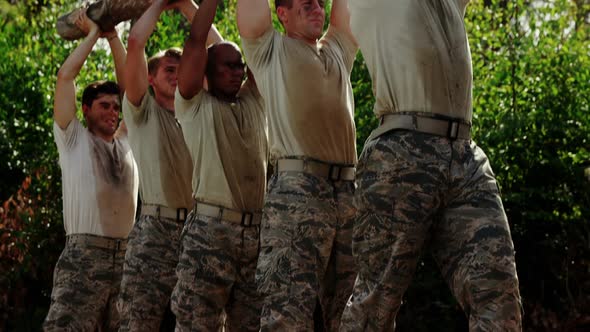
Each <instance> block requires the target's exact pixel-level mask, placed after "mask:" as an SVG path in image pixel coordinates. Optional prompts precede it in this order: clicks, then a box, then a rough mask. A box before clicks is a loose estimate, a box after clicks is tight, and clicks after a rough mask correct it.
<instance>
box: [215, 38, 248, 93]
mask: <svg viewBox="0 0 590 332" xmlns="http://www.w3.org/2000/svg"><path fill="white" fill-rule="evenodd" d="M214 56H215V68H214V73H212V74H213V75H212V77H211V79H210V80H209V82H210V83H211V88H212V90H213V91H212V92H213V93H214V94H221V95H224V96H226V97H230V98H235V96H236V94H237V93H238V92H239V91H240V87H241V86H242V81H243V80H244V73H245V66H244V62H243V60H242V54H240V51H239V50H237V49H236V48H235V47H234V46H233V45H219V46H218V48H217V50H216V51H215V53H214Z"/></svg>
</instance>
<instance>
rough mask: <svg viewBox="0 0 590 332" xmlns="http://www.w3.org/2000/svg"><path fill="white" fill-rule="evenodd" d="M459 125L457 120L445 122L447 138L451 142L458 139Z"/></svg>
mask: <svg viewBox="0 0 590 332" xmlns="http://www.w3.org/2000/svg"><path fill="white" fill-rule="evenodd" d="M460 124H461V123H460V122H459V121H457V120H449V121H448V122H447V138H449V139H451V140H455V139H457V137H459V125H460Z"/></svg>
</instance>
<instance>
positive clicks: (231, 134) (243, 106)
mask: <svg viewBox="0 0 590 332" xmlns="http://www.w3.org/2000/svg"><path fill="white" fill-rule="evenodd" d="M174 108H175V109H176V117H177V118H178V121H179V122H180V124H181V126H182V132H183V134H184V138H185V140H186V143H187V145H188V148H189V151H190V155H191V157H192V160H193V195H194V197H195V199H197V200H199V201H203V202H206V203H210V204H216V205H221V206H224V207H227V208H232V209H237V210H241V211H248V212H257V211H260V210H261V209H262V205H263V202H264V193H265V190H266V164H267V158H268V146H267V125H266V115H265V112H264V106H263V102H262V98H261V96H260V94H259V93H258V90H257V89H256V86H255V85H254V84H253V83H252V82H250V81H249V80H248V81H246V82H245V83H244V84H243V85H242V87H241V89H240V91H239V93H238V98H237V101H236V102H235V103H229V102H225V101H222V100H219V99H217V98H215V97H214V96H212V95H211V94H210V93H208V92H207V91H205V90H204V89H203V90H201V91H200V92H199V93H198V94H197V95H195V96H194V97H193V98H191V99H188V100H187V99H184V98H183V97H182V95H181V94H180V92H178V89H177V90H176V96H175V98H174Z"/></svg>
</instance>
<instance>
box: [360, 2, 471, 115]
mask: <svg viewBox="0 0 590 332" xmlns="http://www.w3.org/2000/svg"><path fill="white" fill-rule="evenodd" d="M468 2H469V0H436V1H433V0H428V1H426V0H420V1H417V0H395V1H393V0H349V8H350V14H351V21H350V24H351V28H352V32H353V34H354V36H355V38H356V40H357V41H358V43H359V46H360V49H361V52H362V53H363V57H364V59H365V62H366V64H367V68H368V70H369V73H370V75H371V79H372V81H373V92H374V94H375V97H376V103H375V108H374V111H375V114H376V115H377V116H381V115H384V114H388V113H395V112H425V113H437V114H441V115H446V116H450V117H454V118H460V119H463V120H466V121H467V122H471V116H472V107H471V86H472V68H471V54H470V51H469V43H468V40H467V33H466V31H465V26H464V22H463V16H464V14H465V8H466V6H467V3H468Z"/></svg>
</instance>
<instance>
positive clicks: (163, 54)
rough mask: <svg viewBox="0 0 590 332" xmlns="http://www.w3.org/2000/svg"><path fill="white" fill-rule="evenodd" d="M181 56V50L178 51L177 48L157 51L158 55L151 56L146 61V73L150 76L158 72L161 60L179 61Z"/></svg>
mask: <svg viewBox="0 0 590 332" xmlns="http://www.w3.org/2000/svg"><path fill="white" fill-rule="evenodd" d="M181 56H182V49H180V48H178V47H172V48H169V49H167V50H162V51H159V52H158V53H156V54H154V55H152V56H151V57H150V58H149V59H148V63H147V64H148V73H149V74H150V75H155V74H156V72H157V71H158V67H159V66H160V60H162V58H173V59H177V60H180V57H181Z"/></svg>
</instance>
